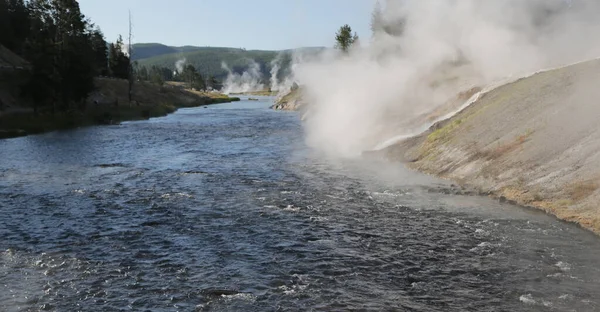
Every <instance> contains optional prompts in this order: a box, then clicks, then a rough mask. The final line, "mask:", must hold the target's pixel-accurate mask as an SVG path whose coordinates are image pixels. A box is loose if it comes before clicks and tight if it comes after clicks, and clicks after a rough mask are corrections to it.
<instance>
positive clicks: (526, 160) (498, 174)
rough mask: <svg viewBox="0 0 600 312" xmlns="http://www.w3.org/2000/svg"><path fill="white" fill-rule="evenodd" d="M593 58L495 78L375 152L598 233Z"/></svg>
mask: <svg viewBox="0 0 600 312" xmlns="http://www.w3.org/2000/svg"><path fill="white" fill-rule="evenodd" d="M599 79H600V61H597V60H594V61H589V62H584V63H580V64H576V65H571V66H567V67H564V68H560V69H555V70H550V71H546V72H541V73H537V74H535V75H533V76H530V77H527V78H523V79H519V80H517V81H515V82H512V83H509V84H506V85H503V86H500V87H498V88H496V89H493V90H491V91H489V92H487V93H485V94H482V95H481V96H480V97H479V99H478V100H477V101H475V102H474V103H472V104H471V105H469V106H468V107H466V108H465V109H463V110H462V111H460V112H459V113H457V114H456V115H454V116H453V117H451V118H450V119H447V120H444V121H442V122H439V123H436V124H435V125H433V126H432V127H431V128H430V129H429V130H428V131H426V132H425V133H423V134H421V135H419V136H416V137H412V138H410V139H406V140H404V141H401V142H399V143H397V144H394V145H391V146H389V147H387V148H385V149H383V150H381V151H378V152H376V153H378V154H383V155H384V156H385V157H386V158H388V159H392V160H400V161H403V162H405V163H407V165H408V166H409V167H411V168H414V169H416V170H419V171H422V172H425V173H429V174H433V175H436V176H438V177H442V178H445V179H449V180H452V181H455V182H457V183H458V184H459V185H461V186H464V187H467V188H472V189H474V190H475V191H474V192H475V193H478V194H486V195H490V196H493V197H496V198H499V199H500V200H502V201H507V202H511V203H514V204H518V205H523V206H527V207H535V208H538V209H542V210H544V211H546V212H547V213H550V214H553V215H555V216H556V217H558V218H559V219H562V220H565V221H569V222H575V223H577V224H580V225H581V226H582V227H584V228H586V229H589V230H591V231H593V232H595V233H597V234H600V204H599V203H600V124H598V120H600V105H597V101H596V100H595V99H597V98H600V89H599V88H597V86H596V85H595V84H596V83H595V82H596V81H598V80H599Z"/></svg>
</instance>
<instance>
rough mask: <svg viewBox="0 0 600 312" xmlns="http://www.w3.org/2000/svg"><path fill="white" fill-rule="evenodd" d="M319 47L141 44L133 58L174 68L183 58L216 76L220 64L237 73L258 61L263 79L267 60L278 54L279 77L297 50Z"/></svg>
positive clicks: (268, 66)
mask: <svg viewBox="0 0 600 312" xmlns="http://www.w3.org/2000/svg"><path fill="white" fill-rule="evenodd" d="M323 49H324V48H320V47H307V48H299V49H293V50H283V51H263V50H244V49H239V48H222V47H195V46H183V47H170V46H166V45H163V44H158V43H142V44H136V45H134V51H135V52H134V59H135V60H137V61H138V63H139V64H140V65H141V66H147V67H150V66H159V67H166V68H169V69H171V70H175V63H176V62H177V61H179V60H182V59H185V60H186V62H187V63H188V64H192V65H194V67H196V68H197V69H199V70H200V72H201V73H202V74H203V75H206V76H210V75H213V76H215V77H217V78H218V79H223V78H225V77H226V76H227V71H226V70H224V69H223V68H222V66H221V64H222V63H223V62H224V63H226V64H227V65H228V66H229V68H230V69H231V70H232V71H234V72H237V73H240V74H241V73H243V72H244V71H246V70H247V69H248V67H249V65H250V64H251V62H252V61H255V62H257V63H258V64H260V67H261V72H262V75H263V77H265V80H268V79H269V77H270V76H271V74H270V72H271V62H272V61H273V60H274V59H276V58H277V57H278V56H279V57H280V58H281V65H280V66H281V68H282V69H281V70H280V72H279V73H278V75H279V76H280V78H281V77H284V76H286V75H287V74H288V73H289V66H290V63H291V60H292V55H293V53H295V52H301V53H303V54H305V55H311V54H317V53H319V52H321V51H323Z"/></svg>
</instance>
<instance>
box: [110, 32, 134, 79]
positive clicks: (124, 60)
mask: <svg viewBox="0 0 600 312" xmlns="http://www.w3.org/2000/svg"><path fill="white" fill-rule="evenodd" d="M124 48H125V45H124V44H123V37H122V36H120V35H119V38H118V39H117V42H115V43H111V44H110V45H109V47H108V68H109V71H110V75H111V76H112V77H115V78H121V79H128V78H129V57H128V56H127V55H126V54H125V52H124Z"/></svg>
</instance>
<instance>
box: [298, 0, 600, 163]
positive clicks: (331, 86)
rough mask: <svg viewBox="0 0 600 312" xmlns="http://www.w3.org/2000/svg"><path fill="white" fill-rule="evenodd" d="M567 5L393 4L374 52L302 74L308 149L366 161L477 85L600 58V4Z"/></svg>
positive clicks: (510, 0)
mask: <svg viewBox="0 0 600 312" xmlns="http://www.w3.org/2000/svg"><path fill="white" fill-rule="evenodd" d="M568 2H569V1H564V0H529V1H523V0H498V1H480V0H439V1H422V0H403V1H400V0H398V1H391V0H388V1H387V2H386V3H385V6H384V10H383V12H382V21H383V24H385V25H387V26H388V27H382V29H380V30H378V32H377V33H376V35H375V36H374V38H373V39H372V41H371V43H370V45H369V46H368V47H364V48H356V49H354V50H352V51H351V52H350V53H349V54H348V55H341V54H340V53H338V52H332V51H329V52H328V53H325V54H324V55H323V56H322V57H320V58H319V59H318V60H316V61H315V60H312V61H309V62H304V63H301V64H299V65H298V66H295V68H294V79H296V80H297V81H298V82H299V83H300V84H301V85H303V86H304V90H306V94H305V97H306V98H307V99H308V100H309V102H310V103H311V105H312V106H311V108H310V114H311V118H309V120H308V121H307V123H306V133H307V141H308V143H309V144H310V145H312V146H313V147H316V148H320V149H322V150H324V151H326V152H329V153H331V154H333V155H339V156H354V155H358V154H360V153H361V152H362V151H364V150H369V149H372V148H373V147H375V146H377V145H378V143H380V142H382V141H385V140H386V139H389V138H391V137H394V136H398V135H401V134H402V133H411V131H413V130H414V129H413V128H412V127H413V124H412V123H411V120H415V119H416V117H418V116H421V115H423V114H426V113H428V112H430V111H431V110H432V109H434V108H435V107H437V106H439V105H441V104H444V103H445V102H447V101H448V100H449V99H450V98H453V97H455V96H456V94H457V93H459V92H461V91H464V90H467V89H470V88H471V87H473V86H481V87H484V86H486V85H488V84H490V83H493V82H495V81H497V80H499V79H504V78H506V77H510V76H519V75H524V74H526V73H529V72H532V71H536V70H539V69H542V68H547V67H555V66H560V65H562V64H568V63H572V62H576V61H579V60H583V59H589V58H593V57H596V56H598V54H599V51H600V49H599V48H600V44H599V42H598V41H597V40H593V39H591V38H595V36H597V34H598V33H599V32H598V31H599V30H600V27H599V26H600V19H598V18H597V16H598V13H600V1H593V0H589V1H585V0H580V1H577V0H573V1H572V3H571V4H569V3H568ZM365 18H369V16H368V15H367V14H366V15H365ZM363 37H365V36H364V35H363ZM332 38H333V34H332Z"/></svg>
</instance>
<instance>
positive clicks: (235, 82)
mask: <svg viewBox="0 0 600 312" xmlns="http://www.w3.org/2000/svg"><path fill="white" fill-rule="evenodd" d="M221 67H222V68H223V69H224V70H226V71H227V79H225V82H224V83H223V90H221V92H223V93H225V94H230V93H242V92H251V91H260V90H264V88H265V85H264V84H262V82H261V81H262V79H263V75H262V72H261V71H260V64H258V63H257V62H255V61H254V60H250V65H249V67H248V69H247V70H246V71H244V72H243V73H242V74H241V75H240V74H238V73H235V72H233V71H232V70H231V69H230V68H229V66H227V64H226V63H221Z"/></svg>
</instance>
